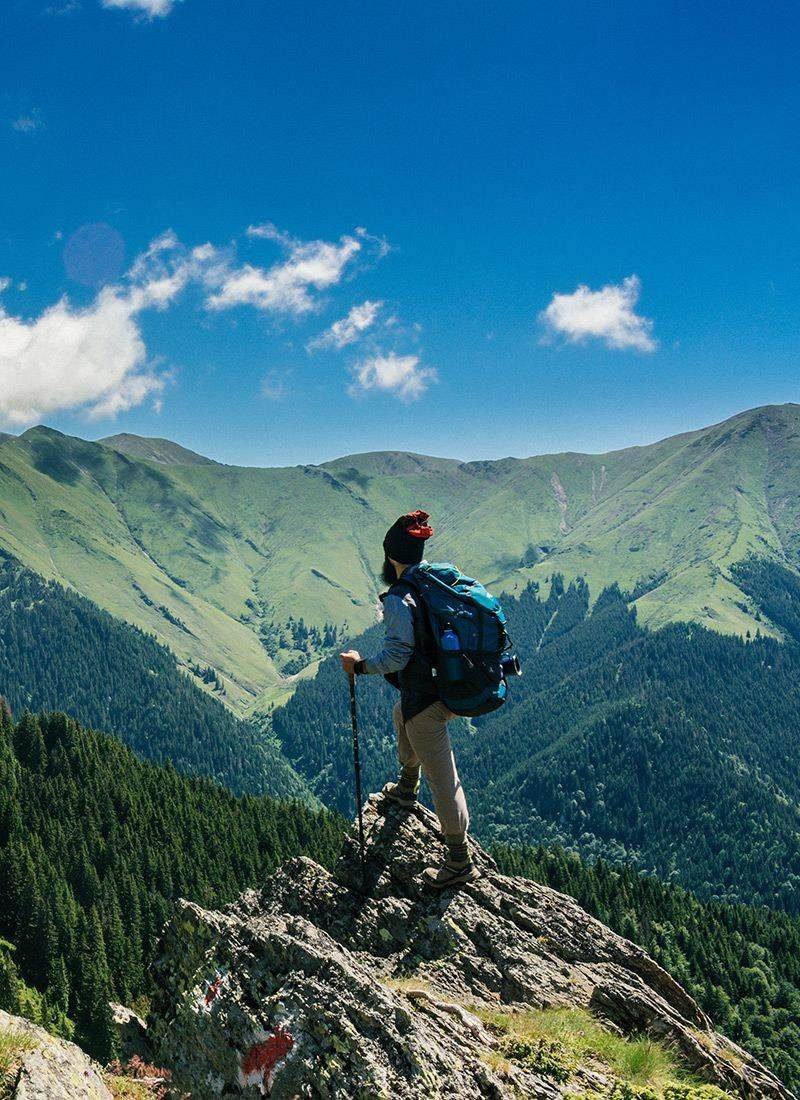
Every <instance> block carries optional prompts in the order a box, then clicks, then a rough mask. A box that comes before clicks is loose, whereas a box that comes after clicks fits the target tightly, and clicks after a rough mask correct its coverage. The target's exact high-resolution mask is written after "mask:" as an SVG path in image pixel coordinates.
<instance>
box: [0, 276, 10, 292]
mask: <svg viewBox="0 0 800 1100" xmlns="http://www.w3.org/2000/svg"><path fill="white" fill-rule="evenodd" d="M10 286H11V279H10V278H9V277H8V275H0V294H2V293H3V291H4V290H8V288H9V287H10Z"/></svg>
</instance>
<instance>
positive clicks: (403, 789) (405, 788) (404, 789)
mask: <svg viewBox="0 0 800 1100" xmlns="http://www.w3.org/2000/svg"><path fill="white" fill-rule="evenodd" d="M381 794H382V795H383V797H384V798H388V799H389V801H390V802H394V803H396V804H397V805H398V806H402V807H403V809H404V810H413V809H414V807H415V806H416V805H417V795H418V794H419V780H417V783H416V785H415V786H413V787H412V786H409V785H408V784H407V783H404V782H403V779H402V776H401V778H400V779H399V780H398V782H397V783H387V784H386V786H385V787H384V788H383V790H382V792H381Z"/></svg>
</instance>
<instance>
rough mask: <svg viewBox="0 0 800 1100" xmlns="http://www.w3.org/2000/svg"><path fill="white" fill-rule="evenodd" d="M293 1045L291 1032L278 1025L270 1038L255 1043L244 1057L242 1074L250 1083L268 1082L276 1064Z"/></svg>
mask: <svg viewBox="0 0 800 1100" xmlns="http://www.w3.org/2000/svg"><path fill="white" fill-rule="evenodd" d="M293 1046H294V1039H293V1038H292V1035H291V1033H290V1032H289V1031H286V1030H285V1028H282V1027H276V1028H275V1030H274V1031H273V1032H272V1034H271V1035H270V1036H269V1038H267V1039H265V1040H264V1041H263V1042H262V1043H254V1044H253V1046H251V1047H250V1049H249V1050H248V1052H247V1053H246V1054H245V1056H244V1057H243V1058H242V1076H243V1077H244V1078H245V1080H246V1081H247V1082H248V1083H249V1084H268V1083H269V1078H270V1075H271V1073H272V1071H273V1070H274V1069H275V1066H276V1065H277V1064H278V1062H280V1061H281V1060H282V1059H283V1058H285V1057H286V1055H287V1054H288V1053H289V1051H290V1050H291V1049H292V1047H293Z"/></svg>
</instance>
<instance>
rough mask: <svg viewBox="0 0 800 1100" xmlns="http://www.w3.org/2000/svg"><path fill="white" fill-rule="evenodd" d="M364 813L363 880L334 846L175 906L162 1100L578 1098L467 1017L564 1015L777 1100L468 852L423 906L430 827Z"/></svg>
mask: <svg viewBox="0 0 800 1100" xmlns="http://www.w3.org/2000/svg"><path fill="white" fill-rule="evenodd" d="M364 813H365V817H364V823H365V829H366V836H367V858H366V865H365V867H364V868H363V870H362V868H361V867H360V864H359V860H358V850H357V847H356V841H355V834H354V832H352V831H351V834H350V836H349V837H348V840H347V841H346V844H345V848H344V851H343V854H342V857H341V859H340V860H339V863H338V864H337V867H336V869H335V871H334V873H333V874H330V873H328V872H327V871H325V870H324V869H323V868H321V867H319V866H318V865H317V864H315V863H313V862H312V861H311V860H308V859H302V858H301V859H295V860H292V861H290V862H289V863H287V864H285V865H284V866H283V867H282V868H281V869H280V870H279V871H278V872H276V873H275V874H274V875H273V876H272V877H271V878H270V879H269V880H268V881H267V882H266V884H265V885H264V887H263V888H262V889H260V890H250V891H247V892H246V893H245V894H243V895H242V896H241V897H240V898H239V899H238V900H237V901H236V902H235V903H234V904H232V905H230V906H228V907H226V908H225V909H224V910H222V911H218V912H217V911H213V912H212V911H208V910H204V909H202V908H201V907H200V906H198V905H194V904H192V903H190V902H186V901H182V902H181V903H180V904H179V906H178V911H177V913H176V915H175V917H174V919H173V920H172V921H171V923H170V924H169V926H168V927H167V929H166V931H165V935H164V938H163V941H162V945H161V952H160V956H159V959H158V962H157V963H156V965H155V968H154V975H155V978H156V983H157V988H158V993H157V996H156V998H155V999H154V1002H153V1016H152V1019H151V1023H150V1030H149V1037H150V1042H151V1044H152V1047H153V1050H154V1057H155V1058H156V1059H157V1060H158V1061H159V1062H160V1063H164V1064H166V1065H167V1066H168V1067H169V1068H170V1069H171V1070H172V1071H173V1074H174V1080H175V1084H176V1085H178V1086H179V1087H181V1088H184V1089H187V1090H189V1091H191V1092H192V1094H193V1095H194V1096H196V1097H212V1096H215V1095H222V1096H231V1095H238V1096H241V1095H245V1096H259V1095H270V1096H272V1097H276V1098H279V1100H280V1098H289V1097H301V1096H302V1097H322V1098H328V1097H330V1098H336V1100H344V1098H349V1097H363V1098H367V1097H369V1098H375V1097H392V1098H398V1100H404V1098H408V1100H411V1098H423V1097H424V1098H432V1097H445V1096H446V1097H454V1096H458V1097H498V1098H499V1097H508V1098H511V1097H518V1096H520V1095H523V1096H533V1097H542V1098H551V1097H553V1098H554V1097H557V1096H561V1095H565V1094H567V1093H573V1094H574V1093H575V1092H576V1091H582V1090H584V1089H586V1088H590V1087H593V1088H595V1089H597V1088H598V1082H600V1083H601V1084H602V1075H598V1072H597V1066H596V1065H594V1066H591V1065H587V1066H585V1067H583V1068H582V1069H580V1070H578V1071H577V1073H576V1074H573V1076H572V1078H571V1079H570V1081H569V1084H560V1083H558V1082H557V1080H554V1079H553V1077H552V1076H548V1075H546V1074H545V1073H540V1072H533V1071H532V1070H531V1069H530V1068H525V1066H524V1065H513V1064H510V1063H508V1062H507V1061H505V1060H503V1059H500V1058H497V1057H492V1054H493V1048H494V1047H496V1044H497V1039H496V1038H495V1037H494V1036H493V1035H492V1034H491V1033H490V1032H489V1031H488V1030H487V1029H486V1027H484V1025H483V1024H482V1023H481V1020H480V1019H479V1018H478V1017H477V1016H476V1015H474V1013H472V1012H470V1011H469V1007H470V1006H473V1007H475V1008H476V1010H480V1008H481V1007H487V1006H494V1007H495V1008H498V1007H500V1006H509V1008H510V1009H514V1008H525V1007H528V1008H530V1007H534V1008H545V1007H552V1006H568V1007H580V1008H584V1009H588V1010H590V1011H591V1012H593V1013H594V1014H595V1015H597V1016H598V1017H600V1018H601V1019H602V1020H603V1021H604V1023H605V1024H606V1025H607V1026H608V1027H609V1028H611V1029H616V1030H618V1031H620V1032H622V1033H624V1034H633V1033H640V1032H643V1033H647V1034H649V1035H651V1036H653V1037H654V1038H658V1039H662V1040H665V1041H666V1042H667V1043H669V1044H671V1045H672V1046H673V1047H674V1049H675V1050H676V1051H678V1052H679V1053H680V1056H681V1057H682V1060H683V1061H684V1062H685V1064H686V1066H687V1068H689V1069H691V1070H692V1071H693V1072H694V1073H696V1074H697V1075H698V1076H700V1077H702V1078H703V1079H705V1080H707V1081H708V1082H709V1083H712V1084H715V1085H717V1086H719V1087H720V1088H722V1089H723V1090H725V1091H726V1092H728V1093H730V1094H734V1095H741V1096H744V1097H770V1098H775V1100H778V1098H789V1097H791V1095H792V1094H791V1093H790V1092H789V1090H788V1089H786V1088H785V1087H784V1086H783V1085H782V1084H781V1083H780V1081H778V1079H777V1078H776V1077H775V1076H774V1075H773V1074H771V1073H770V1072H769V1071H768V1070H766V1069H765V1068H764V1067H763V1066H761V1065H760V1064H759V1063H758V1062H757V1061H756V1060H755V1059H754V1058H752V1057H751V1056H750V1055H749V1054H747V1053H746V1052H745V1051H743V1050H741V1049H740V1048H739V1047H737V1046H736V1045H735V1044H733V1043H731V1042H730V1041H729V1040H727V1039H725V1038H724V1037H723V1036H721V1035H719V1034H718V1033H717V1032H715V1031H714V1029H713V1027H712V1025H711V1023H710V1022H709V1020H708V1018H707V1017H706V1016H705V1014H704V1013H703V1012H702V1011H701V1010H700V1008H699V1007H698V1005H697V1004H696V1003H695V1002H694V1001H693V1000H692V998H691V997H690V996H689V995H688V994H687V993H686V992H685V990H684V989H682V987H681V986H680V985H679V984H678V983H677V982H675V981H674V980H673V979H672V978H671V977H670V976H669V975H668V974H667V973H666V972H665V971H664V970H663V969H662V968H661V967H660V966H659V965H658V964H657V963H656V962H655V961H654V960H653V959H651V958H650V957H649V956H648V955H647V954H646V953H645V952H644V951H642V950H641V949H640V948H639V947H637V946H636V945H634V944H632V943H630V942H629V941H627V940H625V939H623V938H622V937H621V936H618V935H616V934H615V933H613V932H612V931H611V930H610V929H608V928H607V927H605V926H604V925H603V924H601V923H600V922H599V921H597V920H595V919H594V918H592V917H590V916H589V915H588V914H587V913H585V912H584V911H583V910H582V909H581V908H580V906H579V905H578V904H577V903H576V902H575V901H574V900H572V899H571V898H569V897H567V896H565V895H563V894H560V893H558V892H557V891H555V890H552V889H549V888H548V887H545V886H541V885H538V884H537V883H533V882H530V881H528V880H525V879H518V878H508V877H506V876H504V875H501V874H500V873H499V872H498V870H497V867H496V865H495V863H494V861H493V860H492V859H491V857H490V856H489V855H488V854H487V853H486V852H484V851H483V850H482V849H481V848H479V847H478V846H477V845H476V846H475V859H476V862H477V864H478V865H479V867H480V869H481V871H482V877H481V879H480V880H479V881H477V882H475V883H473V884H471V885H469V886H467V887H466V888H464V889H462V890H455V891H453V890H450V891H446V892H445V893H443V894H435V893H433V892H432V891H430V889H428V888H426V887H425V886H424V885H423V884H422V883H421V882H420V877H419V876H420V872H421V871H422V869H423V868H424V867H425V866H426V865H428V864H430V863H432V862H438V860H439V859H440V858H441V855H442V847H441V841H440V837H439V830H438V825H437V822H436V819H435V818H434V817H433V816H432V815H431V814H429V813H428V812H427V811H425V810H422V809H419V810H417V811H415V812H413V813H404V812H403V811H401V810H399V809H397V808H396V807H393V806H391V805H390V804H387V803H385V802H384V801H383V800H382V799H381V798H380V796H372V798H370V799H369V801H368V803H367V805H366V807H365V811H364ZM409 977H410V978H411V979H412V981H411V984H410V985H409V982H408V979H409ZM399 979H403V980H399ZM494 1053H495V1054H496V1053H497V1052H496V1051H495V1052H494Z"/></svg>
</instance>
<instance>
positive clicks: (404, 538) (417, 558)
mask: <svg viewBox="0 0 800 1100" xmlns="http://www.w3.org/2000/svg"><path fill="white" fill-rule="evenodd" d="M428 518H429V517H428V513H427V512H420V511H416V512H408V513H407V514H406V515H404V516H400V518H399V519H397V520H395V522H394V523H393V524H392V526H391V527H390V528H389V530H388V531H387V532H386V538H385V539H384V540H383V549H384V552H385V554H386V556H387V558H391V559H392V560H393V561H397V562H400V564H401V565H418V564H419V563H420V562H421V561H422V559H423V558H424V557H425V540H426V539H429V538H430V537H431V535H432V534H433V528H432V527H430V526H429V525H428Z"/></svg>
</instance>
